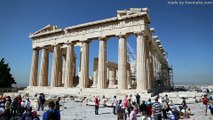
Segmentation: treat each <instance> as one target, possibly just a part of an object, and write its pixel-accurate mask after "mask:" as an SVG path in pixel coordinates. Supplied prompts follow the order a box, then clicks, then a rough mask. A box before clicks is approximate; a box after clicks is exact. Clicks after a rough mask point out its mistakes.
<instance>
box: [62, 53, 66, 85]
mask: <svg viewBox="0 0 213 120" xmlns="http://www.w3.org/2000/svg"><path fill="white" fill-rule="evenodd" d="M62 71H63V74H62V84H64V82H65V75H66V55H63V69H62Z"/></svg>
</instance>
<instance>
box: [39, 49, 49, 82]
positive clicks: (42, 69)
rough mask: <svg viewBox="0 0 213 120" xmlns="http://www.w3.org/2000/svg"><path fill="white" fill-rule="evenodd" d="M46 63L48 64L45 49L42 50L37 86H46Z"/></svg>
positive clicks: (47, 55)
mask: <svg viewBox="0 0 213 120" xmlns="http://www.w3.org/2000/svg"><path fill="white" fill-rule="evenodd" d="M48 62H49V52H48V50H47V49H46V48H42V53H41V66H40V77H39V86H47V85H48Z"/></svg>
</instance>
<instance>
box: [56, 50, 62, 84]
mask: <svg viewBox="0 0 213 120" xmlns="http://www.w3.org/2000/svg"><path fill="white" fill-rule="evenodd" d="M62 57H63V56H62V51H61V49H60V48H59V58H58V80H57V86H61V85H62V74H63V73H62V68H63V67H62Z"/></svg>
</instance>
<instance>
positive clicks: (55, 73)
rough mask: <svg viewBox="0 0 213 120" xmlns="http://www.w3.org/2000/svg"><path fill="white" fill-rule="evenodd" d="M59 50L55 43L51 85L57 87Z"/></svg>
mask: <svg viewBox="0 0 213 120" xmlns="http://www.w3.org/2000/svg"><path fill="white" fill-rule="evenodd" d="M59 50H60V47H59V46H58V45H55V46H54V49H53V62H52V77H51V87H57V81H58V76H59V59H60V53H59Z"/></svg>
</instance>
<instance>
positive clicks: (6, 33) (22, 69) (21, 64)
mask: <svg viewBox="0 0 213 120" xmlns="http://www.w3.org/2000/svg"><path fill="white" fill-rule="evenodd" d="M168 1H169V0H102V1H101V0H1V1H0V58H5V59H6V62H7V63H9V64H10V66H11V69H12V70H11V72H12V74H13V76H14V77H15V80H16V81H17V83H18V84H23V83H25V84H26V83H28V79H29V75H30V66H31V59H32V41H31V39H30V38H29V37H28V36H29V34H30V33H33V32H35V31H37V30H39V29H41V28H42V27H44V26H46V25H47V24H52V25H58V26H59V27H61V28H64V27H67V26H71V25H77V24H81V23H86V22H90V21H95V20H101V19H105V18H110V17H114V16H116V11H117V10H123V9H129V8H143V7H148V8H149V9H150V18H151V24H150V27H154V28H155V30H156V33H155V35H158V36H159V38H160V40H161V42H162V44H163V46H164V48H165V50H166V51H167V52H168V54H169V63H170V64H172V65H173V69H174V82H175V83H190V84H193V83H195V84H212V83H213V80H212V78H213V70H212V68H213V62H212V61H213V53H212V50H213V40H212V38H213V14H212V11H213V4H210V5H169V4H167V2H168ZM171 1H174V0H171ZM208 1H212V0H208ZM183 2H184V1H183ZM107 42H108V44H107V48H108V50H107V53H108V56H107V57H108V60H110V61H114V62H117V52H118V50H117V44H118V41H117V38H110V40H109V41H107ZM128 42H129V44H130V45H131V46H132V47H133V48H134V49H135V36H130V37H129V38H128ZM75 49H76V54H77V56H78V53H79V48H75ZM97 50H98V42H97V41H93V42H92V43H91V44H90V75H91V73H92V64H93V63H92V60H93V58H94V57H95V56H98V52H97ZM112 53H113V54H112ZM50 57H51V56H50ZM50 64H51V61H50ZM50 68H51V67H50ZM49 71H50V70H49ZM50 72H51V71H50Z"/></svg>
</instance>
